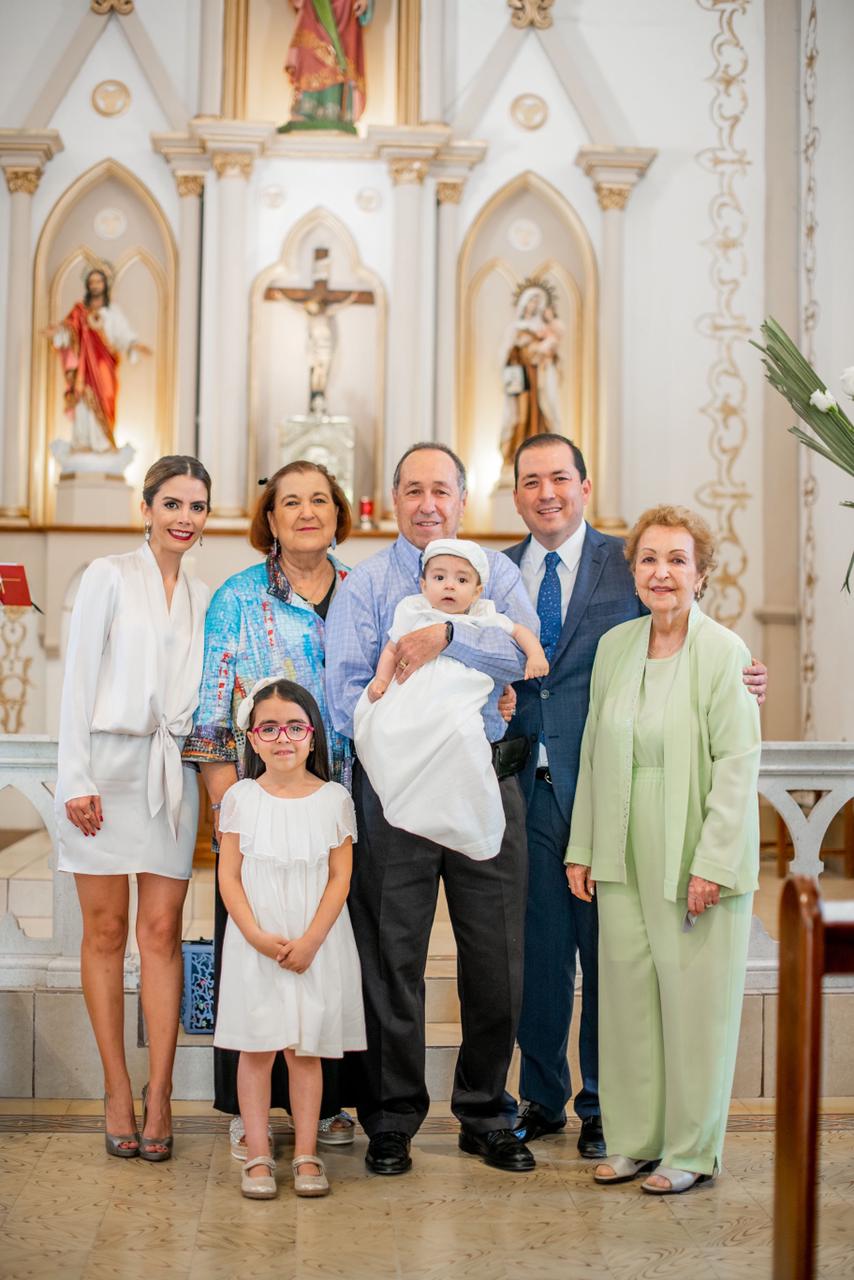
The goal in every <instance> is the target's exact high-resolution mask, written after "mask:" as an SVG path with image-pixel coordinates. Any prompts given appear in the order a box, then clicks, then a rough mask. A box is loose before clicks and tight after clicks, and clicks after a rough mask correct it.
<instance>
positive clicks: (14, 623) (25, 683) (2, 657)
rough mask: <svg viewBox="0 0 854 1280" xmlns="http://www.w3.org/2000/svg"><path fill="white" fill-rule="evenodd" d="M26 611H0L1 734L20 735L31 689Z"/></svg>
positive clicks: (13, 608) (11, 608)
mask: <svg viewBox="0 0 854 1280" xmlns="http://www.w3.org/2000/svg"><path fill="white" fill-rule="evenodd" d="M28 613H29V610H28V609H23V608H17V607H14V606H13V607H10V606H7V607H6V608H5V609H3V608H0V732H2V733H20V732H21V729H22V728H23V722H24V711H25V709H26V706H27V690H28V689H30V688H32V684H33V682H32V680H31V679H30V668H31V667H32V665H33V660H32V658H25V657H24V656H23V648H24V643H25V641H26V639H27V626H26V617H27V615H28Z"/></svg>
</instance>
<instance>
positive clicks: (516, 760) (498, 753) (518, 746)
mask: <svg viewBox="0 0 854 1280" xmlns="http://www.w3.org/2000/svg"><path fill="white" fill-rule="evenodd" d="M530 754H531V742H530V739H529V738H502V740H501V741H500V742H493V744H492V767H493V769H494V770H495V773H496V776H497V778H498V781H499V782H501V781H502V779H503V778H512V777H513V776H514V774H517V773H521V772H522V770H523V769H524V768H525V765H526V764H527V763H528V756H529V755H530Z"/></svg>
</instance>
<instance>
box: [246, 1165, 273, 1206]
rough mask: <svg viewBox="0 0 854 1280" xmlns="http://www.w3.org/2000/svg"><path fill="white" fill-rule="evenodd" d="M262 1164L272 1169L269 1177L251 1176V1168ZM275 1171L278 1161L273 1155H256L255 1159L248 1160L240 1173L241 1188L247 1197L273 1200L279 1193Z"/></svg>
mask: <svg viewBox="0 0 854 1280" xmlns="http://www.w3.org/2000/svg"><path fill="white" fill-rule="evenodd" d="M262 1164H263V1165H264V1166H265V1167H266V1168H267V1169H269V1170H270V1176H269V1177H268V1178H250V1176H249V1170H250V1169H254V1168H256V1166H257V1165H262ZM275 1172H276V1162H275V1160H274V1159H273V1158H272V1156H256V1157H255V1159H254V1160H247V1161H246V1164H245V1165H244V1166H243V1169H242V1171H241V1174H240V1190H241V1191H242V1192H243V1194H244V1195H245V1196H246V1199H247V1200H273V1199H274V1198H275V1196H276V1194H277V1193H278V1187H277V1186H276V1179H275V1178H274V1177H273V1174H274V1173H275Z"/></svg>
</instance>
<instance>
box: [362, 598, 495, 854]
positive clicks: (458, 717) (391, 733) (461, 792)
mask: <svg viewBox="0 0 854 1280" xmlns="http://www.w3.org/2000/svg"><path fill="white" fill-rule="evenodd" d="M448 621H450V622H453V624H454V627H455V628H460V627H466V626H473V627H501V628H502V629H503V630H505V631H508V632H509V631H512V630H513V623H512V622H511V621H510V619H509V618H506V617H504V616H503V615H502V614H499V613H496V610H495V605H494V604H493V602H492V601H491V600H478V601H476V602H475V604H474V605H473V606H472V608H471V610H470V611H469V613H466V614H449V613H442V612H441V611H440V610H439V609H434V608H432V607H431V605H430V604H429V602H428V601H427V600H426V599H425V597H424V596H420V595H419V596H406V597H405V598H404V599H403V600H401V602H400V604H399V605H398V606H397V608H396V609H395V612H394V621H393V623H392V626H391V630H390V632H389V635H390V637H391V639H392V640H395V641H397V640H399V639H400V638H401V636H405V635H408V634H409V632H410V631H417V630H420V629H421V628H422V627H429V626H432V625H433V624H434V623H436V622H448ZM492 684H493V682H492V680H491V679H490V677H489V676H487V675H484V673H483V672H482V671H476V670H475V669H474V668H473V667H466V666H464V665H463V663H461V662H458V661H457V660H456V658H446V657H445V656H444V654H441V653H440V654H439V656H438V657H437V658H434V659H433V660H432V662H428V663H426V664H425V665H424V666H423V667H419V669H418V670H417V671H414V672H413V673H412V675H411V676H409V678H408V679H407V680H406V681H404V683H403V684H398V683H397V681H396V680H393V681H392V682H391V684H390V685H389V687H388V689H387V690H386V692H385V694H384V695H383V697H382V698H380V700H379V701H378V702H370V701H369V699H368V694H367V690H366V691H365V692H364V693H363V694H362V696H361V698H360V699H359V702H358V705H357V706H356V712H355V716H354V731H355V741H356V754H357V755H358V757H359V760H360V762H361V764H362V766H363V768H364V769H365V772H366V773H367V775H368V777H369V779H370V782H371V786H372V787H373V788H374V791H376V793H377V795H378V796H379V798H380V800H381V802H382V806H383V812H384V814H385V817H386V821H387V822H390V823H391V825H392V826H393V827H401V828H402V829H403V830H404V831H411V832H412V833H413V835H418V836H423V837H425V838H426V839H427V840H435V842H436V843H437V844H441V845H444V846H445V848H447V849H456V850H458V852H460V853H464V854H465V855H466V856H467V857H469V858H475V859H477V860H480V861H482V860H484V859H486V858H494V857H495V856H496V854H497V853H498V851H499V849H500V848H501V839H502V836H503V835H504V807H503V805H502V803H501V793H500V791H499V789H498V779H497V778H496V776H495V770H494V769H493V767H492V751H491V749H490V746H489V743H488V742H487V740H486V734H485V733H484V728H483V719H482V717H481V714H480V712H481V708H482V706H483V704H484V703H485V702H486V699H487V698H488V697H489V695H490V693H491V692H492Z"/></svg>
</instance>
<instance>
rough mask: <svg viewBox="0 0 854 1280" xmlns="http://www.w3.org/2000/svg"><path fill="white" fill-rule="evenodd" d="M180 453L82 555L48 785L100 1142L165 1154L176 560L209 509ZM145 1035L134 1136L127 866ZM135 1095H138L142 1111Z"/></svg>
mask: <svg viewBox="0 0 854 1280" xmlns="http://www.w3.org/2000/svg"><path fill="white" fill-rule="evenodd" d="M210 491H211V482H210V476H209V475H208V473H207V471H206V470H205V468H204V467H203V466H202V464H201V463H200V462H199V461H198V459H196V458H187V457H166V458H161V459H160V460H159V461H158V462H155V463H154V465H153V466H152V467H151V468H150V469H149V471H148V474H147V475H146V477H145V484H144V487H143V501H142V515H143V519H144V521H145V542H144V544H143V545H142V546H141V547H140V548H139V550H137V551H132V552H129V553H128V554H126V555H115V556H105V557H103V559H100V560H95V561H93V562H92V564H90V565H89V567H88V568H87V570H86V572H85V573H84V574H83V578H82V580H81V582H80V589H79V591H78V593H77V599H76V601H75V604H74V612H73V614H72V619H71V632H70V636H69V642H68V653H67V655H66V662H65V679H64V684H63V691H62V711H61V717H60V729H59V774H58V779H57V788H56V804H57V824H58V829H59V860H58V867H59V870H60V871H69V872H73V873H74V875H75V879H76V882H77V893H78V896H79V898H80V907H81V910H82V913H83V946H82V951H81V964H80V968H81V977H82V981H83V994H84V996H85V998H86V1007H87V1009H88V1011H89V1017H90V1018H91V1021H92V1027H93V1030H94V1032H95V1039H96V1040H97V1043H98V1051H99V1053H100V1055H101V1062H102V1064H103V1068H104V1087H105V1130H106V1145H107V1151H108V1152H110V1154H112V1155H116V1156H121V1157H130V1156H137V1155H139V1156H142V1157H143V1158H144V1159H147V1160H167V1159H168V1158H169V1156H170V1155H171V1153H172V1137H171V1112H170V1105H169V1100H170V1096H171V1091H172V1066H173V1062H174V1057H175V1043H176V1038H177V1028H178V1010H179V1003H180V995H181V980H182V979H181V915H182V910H183V905H184V898H185V896H186V893H187V884H188V881H189V878H190V873H191V869H192V861H193V849H194V846H195V841H196V826H197V817H198V791H197V786H196V779H195V774H194V773H193V772H192V771H191V770H190V769H186V770H185V768H184V767H183V766H182V764H181V747H182V745H183V741H184V737H185V736H186V734H188V733H189V731H190V727H191V725H192V722H193V712H194V710H195V708H196V704H197V702H198V691H199V682H200V679H201V673H202V658H203V650H204V623H205V612H206V609H207V604H208V590H207V587H206V586H205V585H204V584H203V583H201V582H199V581H197V580H196V579H194V578H191V577H189V576H188V575H187V573H186V572H185V571H184V569H183V568H182V563H181V562H182V558H183V556H184V555H185V554H186V552H187V551H188V550H189V549H190V547H192V546H193V544H194V543H195V542H196V541H197V540H199V538H200V536H201V533H202V530H203V528H204V526H205V521H206V520H207V518H208V511H209V510H210ZM132 873H136V876H137V889H138V907H137V922H136V936H137V941H138V944H139V955H140V966H141V995H142V1005H143V1010H144V1013H145V1020H146V1026H147V1028H148V1036H149V1068H150V1074H149V1084H148V1086H147V1090H146V1091H144V1097H143V1124H142V1134H141V1135H139V1134H138V1133H137V1126H136V1119H135V1116H134V1105H133V1096H132V1092H131V1083H130V1077H129V1075H128V1070H127V1063H126V1061H125V1053H124V956H125V949H126V945H127V935H128V899H129V881H128V876H129V875H130V874H132ZM146 1103H147V1108H146Z"/></svg>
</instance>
